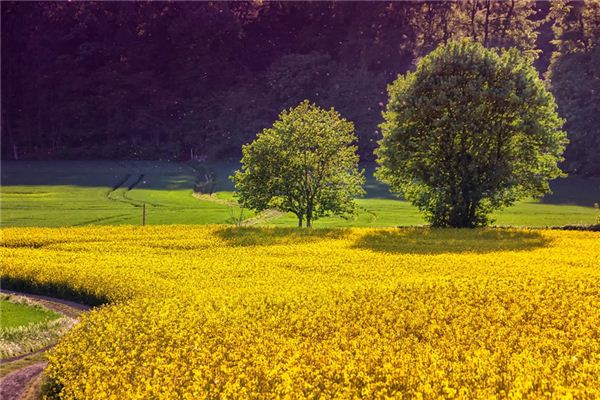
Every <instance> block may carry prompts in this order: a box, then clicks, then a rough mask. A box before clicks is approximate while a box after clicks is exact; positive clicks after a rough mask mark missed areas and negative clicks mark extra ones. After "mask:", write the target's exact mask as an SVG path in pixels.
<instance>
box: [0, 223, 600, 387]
mask: <svg viewBox="0 0 600 400" xmlns="http://www.w3.org/2000/svg"><path fill="white" fill-rule="evenodd" d="M599 243H600V236H599V234H598V233H595V232H567V231H544V230H516V229H490V230H452V229H448V230H428V229H425V228H411V229H383V230H378V229H358V228H354V229H336V230H321V229H313V230H304V231H302V230H297V229H282V228H233V227H227V226H205V227H199V226H147V227H131V226H123V227H109V226H105V227H83V228H62V229H48V228H9V229H4V230H3V247H2V248H1V253H0V255H1V256H2V260H3V269H2V281H3V285H5V287H13V288H15V289H21V290H26V291H33V292H46V293H51V294H54V295H56V296H61V297H68V298H73V299H79V300H84V301H86V302H88V303H107V304H108V305H106V306H102V307H100V308H98V309H96V310H94V311H92V312H90V313H88V314H87V315H85V316H83V318H82V319H81V322H80V323H79V324H77V325H76V326H75V328H73V329H72V330H71V331H70V332H69V333H68V334H67V335H66V336H65V337H63V339H62V340H61V341H60V343H59V345H58V346H57V347H56V348H55V349H54V350H52V351H51V353H50V355H49V360H50V365H49V368H48V370H47V372H48V376H49V378H50V379H51V381H52V383H53V386H52V390H53V391H54V393H55V394H60V396H61V397H62V398H67V399H75V398H79V399H82V398H89V397H93V398H96V399H109V398H116V399H136V398H137V399H148V398H161V399H197V398H261V399H262V398H290V399H292V398H322V399H326V398H389V397H394V398H440V397H443V398H524V397H529V398H568V397H573V398H596V397H599V396H600V381H599V380H598V376H599V373H600V325H599V324H598V321H600V246H599V245H598V244H599Z"/></svg>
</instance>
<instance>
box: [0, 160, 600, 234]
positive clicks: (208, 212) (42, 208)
mask: <svg viewBox="0 0 600 400" xmlns="http://www.w3.org/2000/svg"><path fill="white" fill-rule="evenodd" d="M238 167H239V164H236V163H211V164H208V165H205V166H202V167H201V168H199V169H194V168H192V167H190V165H188V164H183V163H175V162H160V161H155V162H152V161H122V162H117V161H29V162H3V163H2V187H1V188H0V189H1V190H0V200H1V201H0V211H1V213H0V221H1V223H2V226H5V227H6V226H49V227H52V226H83V225H123V224H130V225H141V223H142V205H143V204H145V206H146V214H147V215H146V221H145V222H146V224H149V225H161V224H217V223H220V224H234V223H237V222H239V221H240V220H241V221H243V224H246V225H271V226H282V227H291V226H295V225H296V224H297V221H296V217H295V216H294V215H292V214H283V215H282V214H281V213H270V214H269V213H267V215H261V216H257V215H256V214H255V213H254V212H253V211H251V210H248V209H245V210H240V208H239V206H238V205H237V203H236V202H235V199H234V197H233V190H234V187H233V184H232V183H231V181H230V180H229V176H230V175H231V174H232V173H233V171H234V170H235V169H236V168H238ZM365 168H366V174H365V175H366V177H367V183H366V185H365V190H366V192H367V193H366V195H365V196H364V197H363V198H360V199H357V206H358V207H357V214H356V215H354V216H350V217H349V218H340V217H327V218H323V219H320V220H317V221H316V223H315V226H317V227H323V228H333V227H353V226H354V227H394V226H415V225H424V224H425V223H426V221H425V220H424V219H423V217H422V214H421V213H420V212H419V211H418V210H417V209H416V208H415V207H413V206H412V205H411V204H410V203H409V202H407V201H402V200H398V199H397V198H395V197H394V196H393V195H392V194H391V193H390V192H389V188H388V187H387V186H386V185H384V184H381V183H379V182H377V181H376V180H375V178H373V171H374V166H373V165H366V166H365ZM207 172H209V173H210V174H211V176H212V177H214V185H213V186H212V190H213V195H212V196H204V197H200V198H198V197H195V196H194V192H193V189H194V186H195V185H196V183H197V181H198V180H204V179H206V173H207ZM551 188H552V189H553V191H554V193H553V194H551V195H548V196H546V197H544V198H543V199H541V200H524V201H521V202H519V203H517V204H515V205H514V206H512V207H509V208H507V209H504V210H502V211H500V212H497V213H496V214H494V217H493V218H494V219H495V224H496V225H500V226H505V225H511V226H535V227H547V226H559V225H568V224H569V225H574V224H582V225H586V224H593V223H595V221H596V217H597V215H598V212H597V211H596V210H594V208H593V205H594V203H595V202H599V201H600V179H598V178H587V179H586V178H579V177H573V178H567V179H559V180H556V181H554V182H552V183H551Z"/></svg>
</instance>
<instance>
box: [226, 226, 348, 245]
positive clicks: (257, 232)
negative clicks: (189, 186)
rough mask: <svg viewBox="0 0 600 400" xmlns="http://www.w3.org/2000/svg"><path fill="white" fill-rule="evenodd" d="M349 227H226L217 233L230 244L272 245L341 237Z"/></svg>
mask: <svg viewBox="0 0 600 400" xmlns="http://www.w3.org/2000/svg"><path fill="white" fill-rule="evenodd" d="M347 233H348V230H347V229H342V228H336V229H321V228H316V229H298V228H278V227H264V228H263V227H260V228H258V227H226V228H221V229H218V230H217V231H216V232H215V234H216V235H217V236H218V237H220V238H221V239H223V240H225V241H227V242H228V244H229V245H230V246H271V245H277V244H298V243H308V242H316V241H319V240H323V239H341V238H343V237H345V236H346V235H347Z"/></svg>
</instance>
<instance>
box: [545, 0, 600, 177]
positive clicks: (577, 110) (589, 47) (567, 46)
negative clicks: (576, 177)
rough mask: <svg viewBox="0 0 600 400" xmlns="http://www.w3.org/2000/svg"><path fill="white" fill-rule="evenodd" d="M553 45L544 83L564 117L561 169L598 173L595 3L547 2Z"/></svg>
mask: <svg viewBox="0 0 600 400" xmlns="http://www.w3.org/2000/svg"><path fill="white" fill-rule="evenodd" d="M550 17H551V18H552V19H553V21H554V23H553V26H552V28H553V31H554V37H555V39H554V41H553V43H554V44H555V46H556V48H557V51H555V52H554V53H553V54H552V60H551V63H550V67H549V69H548V73H547V78H548V81H549V83H550V90H551V91H552V93H553V94H554V96H555V97H556V101H557V103H558V106H559V108H558V110H559V112H560V114H561V116H562V117H564V118H565V120H566V123H565V130H566V131H567V132H568V134H569V139H570V143H569V146H568V147H567V151H566V153H565V157H566V158H567V160H568V162H567V168H568V170H569V171H573V172H576V173H582V174H589V175H597V174H600V112H599V110H600V107H599V105H600V39H599V38H600V1H585V2H565V1H555V2H553V3H552V9H551V14H550Z"/></svg>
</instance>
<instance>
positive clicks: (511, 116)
mask: <svg viewBox="0 0 600 400" xmlns="http://www.w3.org/2000/svg"><path fill="white" fill-rule="evenodd" d="M532 62H533V60H532V58H530V57H525V56H523V55H522V54H521V53H520V52H519V51H518V50H516V49H511V50H507V51H502V52H497V51H495V50H489V49H485V48H484V47H483V46H482V45H481V44H479V43H473V42H469V41H462V42H451V43H449V44H448V45H442V46H440V47H438V48H437V49H436V50H435V51H433V52H432V53H430V54H429V55H427V56H426V57H424V58H423V59H422V60H421V61H420V62H419V63H418V65H417V69H416V71H415V72H411V73H407V74H406V75H404V76H399V77H398V79H397V80H396V81H395V82H393V83H392V84H391V85H390V86H389V88H388V91H389V97H390V98H389V103H388V105H387V109H386V111H385V113H384V122H383V124H382V125H381V129H382V133H383V139H382V140H381V141H380V147H379V148H378V149H377V151H376V155H377V157H378V163H379V164H380V167H379V168H378V170H377V176H378V178H379V179H381V180H383V181H384V182H386V183H388V184H389V185H390V186H391V189H392V190H393V191H395V192H398V193H399V194H401V195H403V196H404V197H405V198H407V199H408V200H410V201H411V202H412V203H413V204H415V205H416V206H417V207H418V208H419V209H420V210H422V211H423V212H424V213H425V215H426V217H427V219H428V220H429V221H430V222H431V224H432V225H433V226H451V227H474V226H481V225H485V224H486V223H488V222H489V217H488V215H489V213H490V212H491V211H493V210H495V209H498V208H501V207H503V206H507V205H510V204H512V203H513V202H514V201H516V200H517V199H519V198H523V197H525V196H541V195H543V194H544V193H547V192H549V186H548V180H549V179H553V178H556V177H558V176H561V174H562V173H561V171H560V169H559V168H558V166H557V163H558V162H559V161H560V160H561V159H562V158H561V154H562V152H563V150H564V146H565V144H566V142H567V140H566V135H565V133H564V132H563V131H561V125H562V120H561V119H560V118H559V117H558V115H557V113H556V111H555V108H556V107H555V103H554V99H553V97H552V95H551V94H550V93H549V92H548V91H547V90H546V89H545V87H544V84H543V82H542V81H541V80H540V79H539V77H538V74H537V72H536V71H535V69H534V68H533V64H532Z"/></svg>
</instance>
